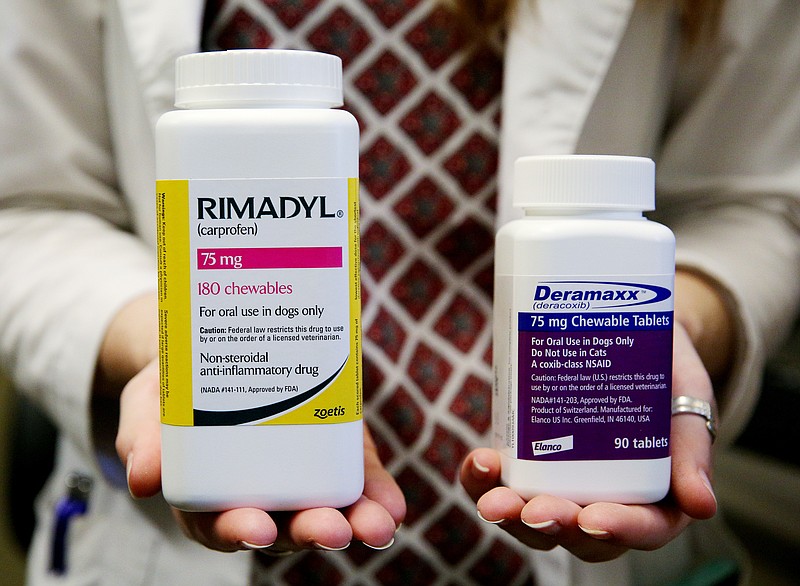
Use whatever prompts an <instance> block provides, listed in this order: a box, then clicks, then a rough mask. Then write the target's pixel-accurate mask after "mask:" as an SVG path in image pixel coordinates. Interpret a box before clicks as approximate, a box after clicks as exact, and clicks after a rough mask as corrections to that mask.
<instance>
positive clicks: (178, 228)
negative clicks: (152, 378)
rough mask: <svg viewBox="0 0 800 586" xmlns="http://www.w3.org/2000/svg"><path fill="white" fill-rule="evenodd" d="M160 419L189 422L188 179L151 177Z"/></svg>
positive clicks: (190, 402) (190, 398) (190, 420)
mask: <svg viewBox="0 0 800 586" xmlns="http://www.w3.org/2000/svg"><path fill="white" fill-rule="evenodd" d="M156 218H157V224H156V234H157V238H158V319H159V346H160V360H159V365H160V366H159V368H160V379H161V421H162V422H163V423H170V424H172V425H191V424H192V354H191V347H192V346H191V340H192V335H191V323H192V319H191V291H190V286H191V285H190V274H189V270H190V269H189V263H188V262H187V259H188V258H189V232H188V228H189V222H188V219H189V182H188V181H158V182H157V183H156Z"/></svg>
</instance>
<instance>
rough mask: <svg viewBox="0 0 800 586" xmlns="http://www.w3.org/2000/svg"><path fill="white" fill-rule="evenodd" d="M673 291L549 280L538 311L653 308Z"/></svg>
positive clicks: (540, 291) (537, 299)
mask: <svg viewBox="0 0 800 586" xmlns="http://www.w3.org/2000/svg"><path fill="white" fill-rule="evenodd" d="M671 296H672V291H670V290H669V289H667V288H666V287H659V286H658V285H648V284H645V283H624V282H616V281H545V282H543V283H540V284H539V285H537V286H536V290H535V291H534V294H533V308H534V309H599V308H609V309H610V308H615V307H633V306H637V305H650V304H654V303H659V302H661V301H665V300H667V299H669V298H670V297H671Z"/></svg>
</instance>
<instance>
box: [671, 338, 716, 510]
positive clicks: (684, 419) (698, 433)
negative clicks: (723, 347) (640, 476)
mask: <svg viewBox="0 0 800 586" xmlns="http://www.w3.org/2000/svg"><path fill="white" fill-rule="evenodd" d="M674 352H675V368H674V369H673V395H674V396H678V395H688V396H691V397H697V398H699V399H703V400H705V401H709V402H711V403H712V404H713V402H714V393H713V387H712V385H711V380H710V379H709V377H708V374H707V372H706V370H705V367H704V366H703V363H702V361H701V360H700V357H699V356H698V355H697V352H696V351H695V349H694V346H693V345H692V343H691V341H690V340H689V336H688V334H687V333H686V331H685V330H684V329H683V327H680V326H676V328H675V342H674ZM671 437H672V441H671V444H672V445H671V455H672V483H671V489H672V496H673V498H674V499H675V501H676V502H677V504H678V506H679V507H680V508H681V509H682V510H683V511H684V512H685V513H686V514H688V515H690V516H691V517H694V518H696V519H707V518H709V517H711V516H713V515H714V513H715V512H716V510H717V501H716V497H715V496H714V491H713V489H712V487H711V480H710V478H711V469H712V452H711V444H712V437H711V434H710V433H709V431H708V428H707V427H706V421H705V419H704V418H703V417H701V416H699V415H694V414H691V413H685V414H680V415H674V416H673V417H672V433H671Z"/></svg>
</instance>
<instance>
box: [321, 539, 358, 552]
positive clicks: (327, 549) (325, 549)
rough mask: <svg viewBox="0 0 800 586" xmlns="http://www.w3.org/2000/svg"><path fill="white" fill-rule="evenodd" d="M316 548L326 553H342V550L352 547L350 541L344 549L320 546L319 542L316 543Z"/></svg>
mask: <svg viewBox="0 0 800 586" xmlns="http://www.w3.org/2000/svg"><path fill="white" fill-rule="evenodd" d="M314 547H316V548H317V549H322V550H324V551H342V550H344V549H347V548H348V547H350V542H349V541H348V542H347V543H346V544H344V545H343V546H342V547H329V546H327V545H321V544H319V543H317V542H314Z"/></svg>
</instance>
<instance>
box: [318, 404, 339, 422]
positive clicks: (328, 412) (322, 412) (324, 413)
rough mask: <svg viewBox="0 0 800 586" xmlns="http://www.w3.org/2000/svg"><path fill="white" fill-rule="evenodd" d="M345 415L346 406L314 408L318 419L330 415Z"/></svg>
mask: <svg viewBox="0 0 800 586" xmlns="http://www.w3.org/2000/svg"><path fill="white" fill-rule="evenodd" d="M343 415H344V407H342V406H341V405H340V406H338V407H331V408H330V409H314V417H316V418H317V419H327V418H328V417H342V416H343Z"/></svg>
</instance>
